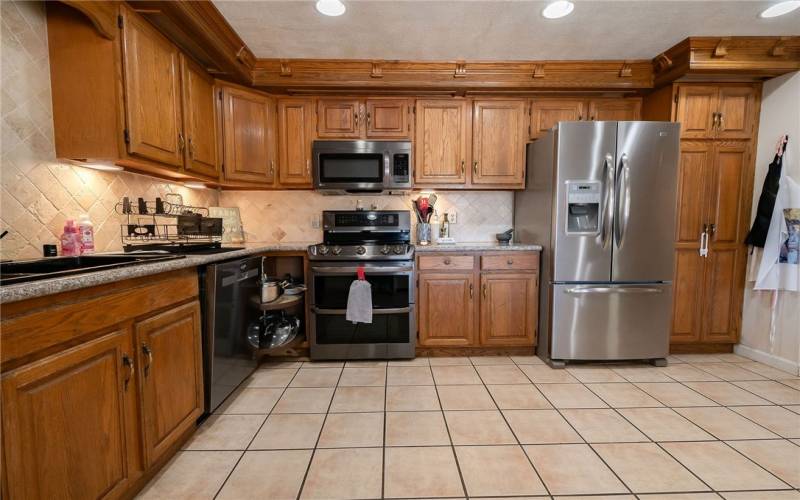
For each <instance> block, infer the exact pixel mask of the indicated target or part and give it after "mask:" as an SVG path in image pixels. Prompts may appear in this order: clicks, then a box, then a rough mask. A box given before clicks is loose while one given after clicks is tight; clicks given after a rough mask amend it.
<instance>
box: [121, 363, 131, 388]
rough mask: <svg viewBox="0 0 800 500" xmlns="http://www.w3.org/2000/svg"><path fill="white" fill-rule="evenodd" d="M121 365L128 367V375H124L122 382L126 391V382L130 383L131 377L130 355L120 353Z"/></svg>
mask: <svg viewBox="0 0 800 500" xmlns="http://www.w3.org/2000/svg"><path fill="white" fill-rule="evenodd" d="M122 366H126V367H127V368H128V376H127V377H125V381H124V382H123V384H124V385H123V386H124V388H125V390H126V391H127V390H128V384H129V383H130V381H131V378H133V361H132V360H131V357H130V356H128V355H127V354H123V355H122Z"/></svg>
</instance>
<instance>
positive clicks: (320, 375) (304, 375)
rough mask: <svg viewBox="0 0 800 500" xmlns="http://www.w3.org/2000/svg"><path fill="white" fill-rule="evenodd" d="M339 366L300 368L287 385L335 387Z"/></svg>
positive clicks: (339, 371) (340, 370) (339, 370)
mask: <svg viewBox="0 0 800 500" xmlns="http://www.w3.org/2000/svg"><path fill="white" fill-rule="evenodd" d="M341 372H342V369H341V368H317V367H315V368H301V369H300V371H298V372H297V375H295V376H294V379H293V380H292V383H291V384H289V387H336V384H337V382H338V381H339V374H340V373H341Z"/></svg>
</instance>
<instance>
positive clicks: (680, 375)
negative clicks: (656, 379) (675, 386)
mask: <svg viewBox="0 0 800 500" xmlns="http://www.w3.org/2000/svg"><path fill="white" fill-rule="evenodd" d="M658 370H660V371H661V373H663V374H664V375H666V376H668V377H670V378H672V379H675V380H677V381H678V382H717V381H719V380H720V379H719V377H715V376H714V375H712V374H710V373H708V372H704V371H703V370H700V369H699V368H695V367H694V366H692V365H689V364H677V365H669V366H666V367H664V368H658Z"/></svg>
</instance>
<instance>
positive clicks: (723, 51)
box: [711, 37, 731, 57]
mask: <svg viewBox="0 0 800 500" xmlns="http://www.w3.org/2000/svg"><path fill="white" fill-rule="evenodd" d="M730 41H731V39H730V37H725V38H720V39H719V42H717V46H716V47H714V52H713V53H712V54H711V57H725V56H727V55H728V43H729V42H730Z"/></svg>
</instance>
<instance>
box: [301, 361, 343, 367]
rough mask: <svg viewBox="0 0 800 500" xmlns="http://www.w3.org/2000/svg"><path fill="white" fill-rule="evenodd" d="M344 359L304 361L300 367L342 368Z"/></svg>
mask: <svg viewBox="0 0 800 500" xmlns="http://www.w3.org/2000/svg"><path fill="white" fill-rule="evenodd" d="M343 366H344V361H305V362H304V363H303V366H302V368H342V367H343Z"/></svg>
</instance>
